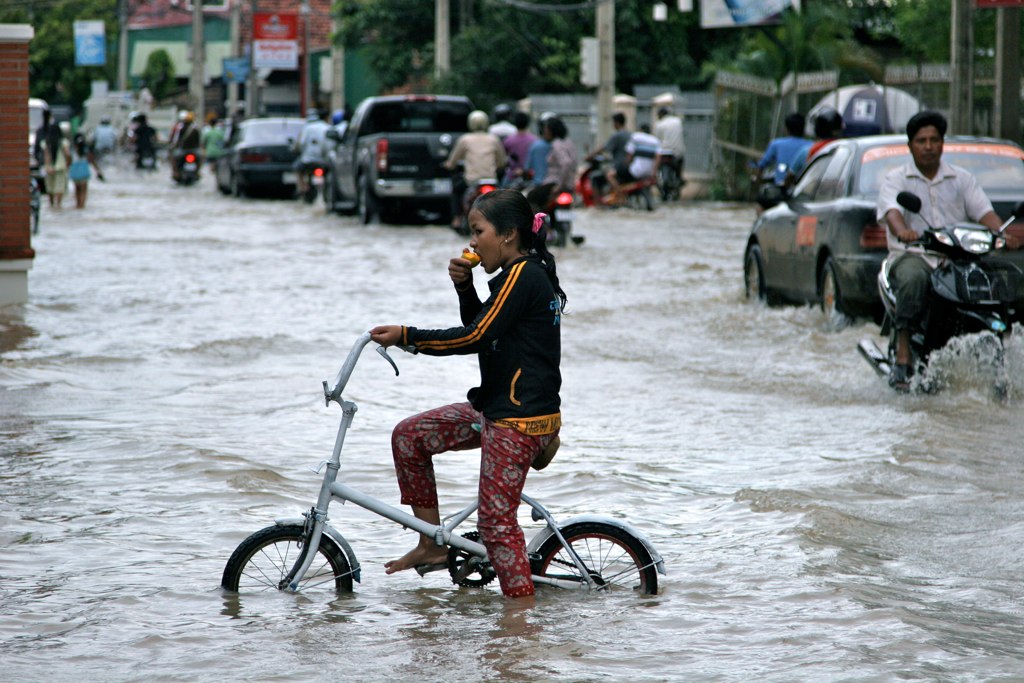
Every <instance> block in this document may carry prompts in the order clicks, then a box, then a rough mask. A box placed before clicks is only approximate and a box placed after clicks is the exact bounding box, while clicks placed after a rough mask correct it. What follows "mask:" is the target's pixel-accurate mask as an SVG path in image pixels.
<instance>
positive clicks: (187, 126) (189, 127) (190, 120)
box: [171, 111, 200, 180]
mask: <svg viewBox="0 0 1024 683" xmlns="http://www.w3.org/2000/svg"><path fill="white" fill-rule="evenodd" d="M180 123H181V125H180V126H179V127H178V129H177V130H176V131H175V134H174V139H173V141H172V143H171V148H172V150H173V152H174V157H173V160H172V163H171V175H172V176H173V178H174V179H175V180H180V179H181V166H182V164H183V163H184V161H185V156H186V155H187V154H189V153H190V152H191V153H192V154H195V155H196V159H197V162H196V163H198V158H199V142H200V137H199V128H198V126H196V116H195V114H193V113H192V112H190V111H186V112H184V116H182V118H181V122H180Z"/></svg>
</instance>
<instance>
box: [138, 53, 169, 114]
mask: <svg viewBox="0 0 1024 683" xmlns="http://www.w3.org/2000/svg"><path fill="white" fill-rule="evenodd" d="M142 80H143V81H145V82H146V87H148V88H149V91H150V92H151V93H153V97H154V98H155V99H156V100H157V101H160V100H162V99H164V98H165V97H167V96H169V95H171V94H172V93H173V92H174V90H175V88H176V82H175V80H174V62H173V60H171V55H170V54H168V53H167V50H164V49H162V48H161V49H159V50H153V51H152V52H150V53H149V57H147V58H146V66H145V68H144V69H143V70H142Z"/></svg>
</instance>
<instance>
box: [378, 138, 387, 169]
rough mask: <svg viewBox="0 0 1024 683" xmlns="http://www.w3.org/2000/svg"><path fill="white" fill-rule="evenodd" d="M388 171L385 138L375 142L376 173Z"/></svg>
mask: <svg viewBox="0 0 1024 683" xmlns="http://www.w3.org/2000/svg"><path fill="white" fill-rule="evenodd" d="M387 170H388V141H387V138H381V139H380V140H377V172H378V173H383V172H385V171H387Z"/></svg>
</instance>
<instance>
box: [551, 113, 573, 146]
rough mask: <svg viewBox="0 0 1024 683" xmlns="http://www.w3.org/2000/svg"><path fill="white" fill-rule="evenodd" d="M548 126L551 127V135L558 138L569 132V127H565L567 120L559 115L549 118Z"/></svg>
mask: <svg viewBox="0 0 1024 683" xmlns="http://www.w3.org/2000/svg"><path fill="white" fill-rule="evenodd" d="M547 126H548V128H550V129H551V135H552V136H554V138H555V139H556V140H561V139H562V138H564V137H565V136H566V135H568V134H569V129H568V128H566V127H565V122H564V121H562V119H560V118H558V117H557V116H555V117H552V118H550V119H548V120H547Z"/></svg>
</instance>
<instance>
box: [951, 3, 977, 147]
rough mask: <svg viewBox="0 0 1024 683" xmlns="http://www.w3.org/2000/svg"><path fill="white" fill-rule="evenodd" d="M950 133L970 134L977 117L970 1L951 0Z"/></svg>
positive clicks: (972, 16) (972, 22) (972, 12)
mask: <svg viewBox="0 0 1024 683" xmlns="http://www.w3.org/2000/svg"><path fill="white" fill-rule="evenodd" d="M951 2H952V5H953V6H952V14H951V16H950V23H951V29H950V32H949V42H950V50H949V54H950V71H951V74H950V75H951V78H952V82H951V83H950V89H949V119H950V121H949V133H950V134H954V135H970V134H971V132H972V126H971V121H972V118H973V116H974V8H973V7H971V0H951Z"/></svg>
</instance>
